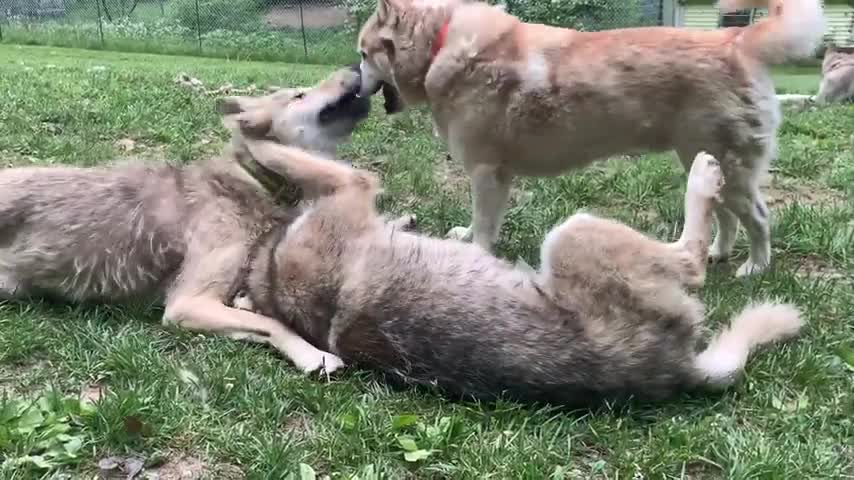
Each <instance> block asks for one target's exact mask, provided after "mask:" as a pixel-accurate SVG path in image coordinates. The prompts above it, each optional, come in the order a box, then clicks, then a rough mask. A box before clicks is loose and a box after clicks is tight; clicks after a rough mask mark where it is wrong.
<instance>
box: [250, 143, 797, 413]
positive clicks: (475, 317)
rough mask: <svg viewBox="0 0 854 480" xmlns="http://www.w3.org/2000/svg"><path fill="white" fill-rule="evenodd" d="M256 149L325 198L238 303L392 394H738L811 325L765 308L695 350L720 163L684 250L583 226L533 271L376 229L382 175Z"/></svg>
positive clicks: (552, 398)
mask: <svg viewBox="0 0 854 480" xmlns="http://www.w3.org/2000/svg"><path fill="white" fill-rule="evenodd" d="M246 145H247V148H248V150H249V152H251V153H252V155H253V156H254V157H255V158H264V159H267V161H268V162H269V164H270V165H271V166H274V167H275V168H277V170H276V172H277V173H278V174H280V175H281V176H283V177H286V178H288V179H289V180H290V181H292V182H294V184H295V185H296V186H297V187H299V188H301V189H303V190H306V191H308V190H310V191H315V192H322V193H320V195H319V196H318V197H317V198H316V200H315V201H314V202H313V203H312V204H311V206H310V207H309V208H306V209H305V211H304V212H303V213H302V214H301V215H300V216H299V217H298V218H297V219H296V220H295V221H294V222H293V223H290V224H282V225H281V226H280V228H279V229H278V230H277V231H276V233H274V234H273V235H270V236H269V237H267V238H265V239H262V240H261V241H259V242H257V243H256V244H255V246H254V247H253V248H252V249H251V253H250V258H252V259H253V260H252V262H251V265H250V266H249V269H248V272H249V274H248V275H247V276H246V277H245V280H244V289H245V290H244V291H245V292H247V293H248V295H246V296H242V297H240V298H239V299H238V300H237V301H235V305H240V307H241V308H249V309H256V310H258V311H259V312H261V313H262V314H264V315H265V316H268V317H274V318H279V319H281V321H282V322H284V323H286V324H287V325H288V327H289V328H291V329H293V330H294V331H296V332H299V333H300V334H301V335H303V336H304V338H306V339H307V340H308V341H310V342H311V343H312V344H313V345H314V346H315V347H316V348H319V349H321V350H325V351H330V352H332V353H334V354H336V355H339V356H340V357H341V358H342V359H343V361H344V362H346V363H355V364H360V365H362V366H367V367H373V368H376V369H379V370H381V371H383V372H385V373H387V374H388V376H387V378H389V379H391V380H398V381H402V382H403V383H404V384H406V383H409V384H417V385H428V386H436V387H438V388H439V389H440V390H442V391H444V392H445V393H447V394H450V395H452V396H454V397H467V398H471V397H474V398H478V399H483V400H493V399H496V398H501V397H510V398H512V399H515V400H522V401H542V402H548V403H552V404H560V405H578V404H590V403H592V402H597V401H601V400H602V399H617V400H624V399H626V398H628V397H635V398H639V399H644V400H659V399H664V398H667V397H670V396H672V395H673V394H675V393H676V392H679V391H681V390H685V389H695V388H702V387H709V386H711V387H725V386H727V385H729V384H731V383H732V382H733V381H734V380H735V379H736V378H737V376H738V374H739V372H740V371H741V370H742V369H743V367H744V365H745V362H746V361H747V359H748V356H749V354H750V352H751V351H752V350H753V349H754V348H755V347H758V346H759V345H762V344H767V343H770V342H774V341H777V340H781V339H784V338H787V337H790V336H792V335H795V334H796V333H797V332H798V330H799V329H800V326H801V320H800V318H799V314H798V311H797V309H796V308H795V307H793V306H791V305H782V304H774V303H768V304H760V305H753V306H750V307H748V308H747V309H745V310H744V311H743V312H742V313H741V314H739V315H737V316H736V317H735V318H734V319H733V322H732V324H731V325H730V326H729V328H727V329H724V330H722V331H721V332H720V333H719V334H718V335H717V336H716V337H715V338H714V339H712V341H711V343H710V344H709V345H708V346H707V347H706V348H705V349H701V350H698V349H697V348H696V347H697V340H698V339H699V335H698V334H699V332H700V328H701V325H702V323H703V316H704V314H703V305H702V303H701V302H700V301H699V300H698V299H697V298H696V297H695V296H693V295H691V294H690V293H688V291H687V290H686V289H687V288H697V287H700V286H701V285H702V284H703V282H704V280H705V272H706V252H707V248H708V246H709V242H710V240H711V223H712V209H713V207H714V205H715V204H716V203H717V202H718V199H719V194H720V189H721V187H722V183H723V178H722V173H721V169H720V166H719V165H718V162H717V161H716V160H715V159H714V158H712V157H711V156H709V155H705V154H699V155H698V156H697V159H696V160H695V161H694V162H693V165H692V166H691V171H690V174H689V175H688V187H687V191H686V193H685V228H684V229H683V231H682V235H681V237H680V239H679V240H678V241H676V242H674V243H670V244H667V243H662V242H659V241H657V240H654V239H651V238H648V237H646V236H645V235H643V234H641V233H639V232H637V231H635V230H632V229H631V228H630V227H628V226H626V225H623V224H621V223H619V222H615V221H612V220H607V219H603V218H597V217H594V216H592V215H589V214H585V213H579V214H576V215H573V216H572V217H570V218H569V219H567V220H566V221H565V222H563V223H562V224H560V225H558V226H556V227H555V228H554V229H552V231H551V232H550V233H549V234H548V235H547V236H546V238H545V240H544V242H543V245H542V249H541V258H542V260H541V269H540V271H538V272H534V271H527V270H523V269H519V268H516V267H514V265H512V264H510V263H508V262H506V261H504V260H501V259H499V258H496V257H495V256H493V255H491V254H490V253H489V252H488V251H486V250H484V249H483V248H481V247H480V246H478V245H473V244H471V243H463V242H460V241H457V240H451V239H436V238H429V237H426V236H422V235H416V234H412V233H408V232H401V231H400V230H399V228H398V227H397V225H394V224H390V223H387V222H385V221H384V220H383V219H382V218H381V217H379V216H378V215H377V212H376V195H377V193H378V191H379V189H380V186H379V182H378V180H377V178H376V176H375V175H373V174H372V173H369V172H367V171H363V170H358V169H353V168H350V167H348V166H345V165H342V164H341V163H338V162H334V161H331V160H327V159H324V158H321V157H318V156H315V155H312V154H309V153H306V152H305V151H303V150H299V149H294V148H291V147H286V146H282V145H279V144H276V143H274V142H270V141H265V140H257V141H255V140H250V139H247V140H246Z"/></svg>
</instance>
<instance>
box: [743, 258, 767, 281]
mask: <svg viewBox="0 0 854 480" xmlns="http://www.w3.org/2000/svg"><path fill="white" fill-rule="evenodd" d="M767 269H768V264H767V263H766V264H758V263H755V262H754V261H753V260H750V259H749V260H747V261H746V262H744V263H743V264H742V265H741V266H740V267H738V270H736V271H735V276H736V277H737V278H745V277H749V276H751V275H757V274H760V273H762V272H764V271H765V270H767Z"/></svg>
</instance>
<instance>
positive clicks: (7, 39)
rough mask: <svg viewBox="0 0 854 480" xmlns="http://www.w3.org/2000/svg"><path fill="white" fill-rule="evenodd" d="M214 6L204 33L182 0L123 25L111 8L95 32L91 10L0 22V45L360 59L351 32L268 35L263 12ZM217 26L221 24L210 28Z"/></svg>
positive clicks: (223, 0)
mask: <svg viewBox="0 0 854 480" xmlns="http://www.w3.org/2000/svg"><path fill="white" fill-rule="evenodd" d="M215 1H217V2H219V3H217V4H214V5H212V6H210V7H209V8H207V9H206V10H205V11H204V12H207V13H211V14H212V15H214V16H210V15H209V16H203V17H202V21H203V22H205V23H206V24H207V25H206V26H207V28H203V30H202V31H201V32H197V31H196V29H195V18H196V17H195V14H194V12H193V10H192V8H191V7H192V0H180V2H183V3H185V4H187V5H189V7H187V8H190V10H186V9H185V10H181V9H180V2H179V3H178V4H176V3H175V2H171V3H169V4H167V5H166V7H165V8H164V13H161V11H160V7H159V5H157V4H156V3H142V4H140V5H139V6H138V7H137V9H136V10H135V11H134V12H133V14H132V15H131V16H130V17H128V18H120V17H119V16H118V7H115V6H113V7H111V8H113V9H114V11H115V18H114V20H116V21H115V22H109V21H107V20H106V19H104V21H103V22H102V25H100V26H99V24H98V17H97V15H96V13H95V9H94V3H92V4H91V5H85V6H79V7H78V8H75V9H72V10H70V11H69V13H68V15H67V16H66V17H62V18H59V19H47V20H44V21H24V20H17V19H13V20H10V21H7V20H4V19H0V44H2V43H6V44H14V45H43V46H54V47H71V48H86V49H92V50H110V51H118V52H129V53H155V54H162V55H193V56H201V57H208V58H224V59H236V60H255V61H258V60H262V61H285V62H303V63H311V64H342V63H348V62H353V61H356V60H358V55H357V54H356V50H355V48H354V42H355V40H356V32H355V30H354V29H353V28H352V27H346V26H340V27H328V28H306V29H305V32H304V33H305V36H304V37H303V32H302V31H301V30H300V29H299V28H290V27H287V28H284V27H283V28H279V29H271V28H269V27H268V26H266V25H265V24H264V23H263V22H262V15H261V14H262V12H261V11H260V10H258V11H255V10H254V6H252V5H250V6H248V7H247V6H246V5H244V4H241V5H242V7H241V10H235V8H234V7H233V6H232V5H230V4H229V2H228V0H215ZM113 3H116V5H118V3H117V2H113ZM113 3H109V2H108V4H109V5H112V4H113ZM128 4H130V2H128ZM204 12H203V13H204ZM223 12H228V13H225V14H224V13H223ZM181 18H184V19H185V24H182V23H181V22H180V19H181ZM216 19H219V20H218V21H219V22H221V24H219V25H218V26H216V25H213V24H210V22H211V21H213V20H216Z"/></svg>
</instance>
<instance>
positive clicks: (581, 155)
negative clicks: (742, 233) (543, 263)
mask: <svg viewBox="0 0 854 480" xmlns="http://www.w3.org/2000/svg"><path fill="white" fill-rule="evenodd" d="M753 6H763V7H769V9H770V13H769V16H768V18H765V19H763V20H761V21H759V22H757V23H756V24H753V25H750V26H747V27H743V28H725V29H719V30H713V31H700V30H691V29H687V28H665V27H652V28H629V29H620V30H610V31H601V32H579V31H575V30H571V29H567V28H557V27H551V26H546V25H539V24H529V23H523V22H521V21H519V20H518V19H516V18H515V17H513V16H511V15H509V14H507V13H505V12H504V11H503V9H501V8H499V7H494V6H490V5H488V4H486V3H480V2H470V1H466V0H431V1H423V0H378V6H377V9H376V11H375V12H374V14H373V15H372V16H371V17H370V18H369V19H368V20H367V21H366V23H365V24H364V26H363V27H362V29H361V32H360V34H359V40H358V49H359V52H360V54H361V56H362V62H361V70H362V77H363V82H362V93H363V94H370V93H371V92H372V91H373V90H375V89H376V88H377V87H376V85H377V84H378V83H379V82H385V83H388V84H391V85H393V86H394V87H396V89H397V91H398V94H399V96H400V98H401V100H402V104H404V105H415V104H427V105H429V107H430V109H431V112H432V115H433V120H434V123H435V126H436V128H437V131H438V133H439V135H440V136H441V137H442V138H443V139H444V140H445V142H446V144H447V145H448V150H449V152H450V154H451V156H452V157H453V158H456V159H458V160H460V161H461V162H462V163H463V166H464V167H465V169H466V171H467V172H468V174H469V175H470V177H471V188H472V197H473V206H472V210H473V211H472V224H471V226H470V227H468V228H463V227H457V228H454V229H453V230H451V231H450V232H449V235H450V236H451V237H453V238H458V239H466V240H468V239H473V240H474V242H476V243H478V244H479V245H481V246H483V247H485V248H491V246H492V245H493V243H494V242H495V241H496V240H497V238H498V234H499V231H500V225H501V222H502V218H503V215H504V212H505V209H506V204H507V202H508V196H509V193H510V186H511V181H512V179H513V177H515V176H518V175H526V176H554V175H559V174H561V173H564V172H566V171H567V170H569V169H573V168H580V167H583V166H585V165H588V164H589V163H591V162H593V161H594V160H596V159H600V158H606V157H609V156H612V155H617V154H622V153H636V152H641V151H665V150H670V149H675V150H676V152H677V154H678V156H679V159H680V160H681V163H682V164H683V166H684V167H685V168H686V169H688V168H689V167H690V165H691V161H692V159H693V158H694V156H695V155H696V153H697V152H699V151H701V150H703V151H707V152H709V153H710V154H712V155H714V156H715V157H716V158H718V159H719V160H720V162H721V168H722V170H723V174H724V176H725V177H726V186H725V187H724V190H723V191H722V193H721V194H722V198H723V202H722V203H721V204H720V205H717V206H715V216H716V219H717V225H718V232H717V236H716V237H715V240H714V242H713V243H712V245H711V248H710V252H709V255H710V257H711V259H713V260H723V259H726V258H728V257H729V255H730V254H731V251H732V248H733V245H734V243H735V239H736V234H737V231H738V225H739V222H740V223H741V224H742V225H743V226H744V227H745V228H746V230H747V234H748V236H749V238H750V257H749V259H748V260H747V261H746V262H745V263H744V264H743V265H741V266H740V267H739V269H738V270H737V275H739V276H743V275H748V274H751V273H755V272H760V271H762V270H764V269H766V268H767V267H768V266H769V264H770V261H771V244H770V232H769V212H768V208H767V206H766V204H765V201H764V200H763V198H762V196H761V194H760V191H759V182H760V180H761V178H762V176H763V175H764V174H765V172H766V171H767V169H768V166H769V163H770V161H771V160H772V158H773V157H774V156H775V155H776V148H777V139H776V133H777V129H778V127H779V125H780V122H781V115H780V110H779V103H778V101H777V99H776V98H775V95H774V94H775V92H774V85H773V82H772V80H771V76H770V73H769V68H768V66H769V65H774V64H779V63H782V62H784V61H786V60H788V59H791V58H799V57H806V56H809V55H812V54H813V52H814V51H815V49H816V47H817V45H818V44H819V43H820V41H821V39H822V34H823V32H824V16H823V13H822V6H821V2H820V0H785V1H781V0H771V1H770V2H769V1H755V0H726V1H724V2H722V5H721V8H722V10H724V11H730V10H735V9H741V8H748V7H753Z"/></svg>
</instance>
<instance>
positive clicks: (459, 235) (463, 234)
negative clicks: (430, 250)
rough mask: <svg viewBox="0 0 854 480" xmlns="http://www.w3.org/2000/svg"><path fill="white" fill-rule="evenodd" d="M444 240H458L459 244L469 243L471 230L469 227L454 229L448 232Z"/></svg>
mask: <svg viewBox="0 0 854 480" xmlns="http://www.w3.org/2000/svg"><path fill="white" fill-rule="evenodd" d="M445 238H449V239H451V240H459V241H461V242H470V241H471V239H472V229H471V227H454V228H452V229H450V230H449V231H448V233H447V234H446V235H445Z"/></svg>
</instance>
